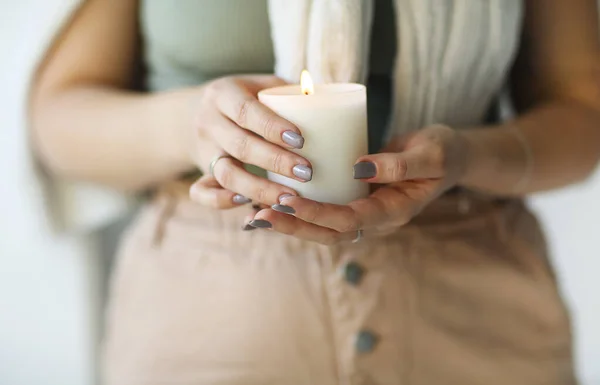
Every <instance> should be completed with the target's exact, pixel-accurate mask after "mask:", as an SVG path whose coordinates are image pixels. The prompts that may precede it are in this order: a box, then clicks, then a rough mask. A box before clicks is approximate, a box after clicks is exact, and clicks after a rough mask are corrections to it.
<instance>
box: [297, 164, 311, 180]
mask: <svg viewBox="0 0 600 385" xmlns="http://www.w3.org/2000/svg"><path fill="white" fill-rule="evenodd" d="M292 172H293V173H294V175H296V176H297V177H298V178H300V179H302V180H304V181H306V182H308V181H309V180H311V179H312V169H311V168H310V167H308V166H305V165H303V164H299V165H296V166H294V168H293V169H292Z"/></svg>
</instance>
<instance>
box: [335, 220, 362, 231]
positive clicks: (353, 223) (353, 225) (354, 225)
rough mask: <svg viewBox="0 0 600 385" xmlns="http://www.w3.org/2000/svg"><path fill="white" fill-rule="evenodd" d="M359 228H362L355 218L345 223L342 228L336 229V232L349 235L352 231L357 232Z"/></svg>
mask: <svg viewBox="0 0 600 385" xmlns="http://www.w3.org/2000/svg"><path fill="white" fill-rule="evenodd" d="M359 228H360V227H359V224H358V221H357V220H356V219H354V218H349V220H347V221H344V223H343V224H342V225H341V226H340V228H339V229H336V230H338V231H339V232H341V233H349V232H351V231H356V230H358V229H359Z"/></svg>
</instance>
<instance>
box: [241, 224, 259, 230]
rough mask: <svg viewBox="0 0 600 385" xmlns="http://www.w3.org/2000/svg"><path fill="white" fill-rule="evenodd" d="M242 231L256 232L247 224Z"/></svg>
mask: <svg viewBox="0 0 600 385" xmlns="http://www.w3.org/2000/svg"><path fill="white" fill-rule="evenodd" d="M242 230H244V231H250V230H256V227H254V226H250V224H247V225H245V226H244V227H242Z"/></svg>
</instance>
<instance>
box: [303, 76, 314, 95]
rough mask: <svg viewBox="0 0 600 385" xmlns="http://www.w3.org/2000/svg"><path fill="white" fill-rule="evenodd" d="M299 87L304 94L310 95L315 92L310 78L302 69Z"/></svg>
mask: <svg viewBox="0 0 600 385" xmlns="http://www.w3.org/2000/svg"><path fill="white" fill-rule="evenodd" d="M300 88H301V89H302V93H303V94H304V95H312V94H314V93H315V87H314V86H313V81H312V78H311V77H310V74H309V73H308V71H307V70H303V71H302V74H301V75H300Z"/></svg>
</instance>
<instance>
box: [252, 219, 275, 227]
mask: <svg viewBox="0 0 600 385" xmlns="http://www.w3.org/2000/svg"><path fill="white" fill-rule="evenodd" d="M248 225H250V226H252V227H256V228H257V229H270V228H271V227H273V225H272V224H271V222H269V221H265V220H264V219H253V220H251V221H250V223H248Z"/></svg>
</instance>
